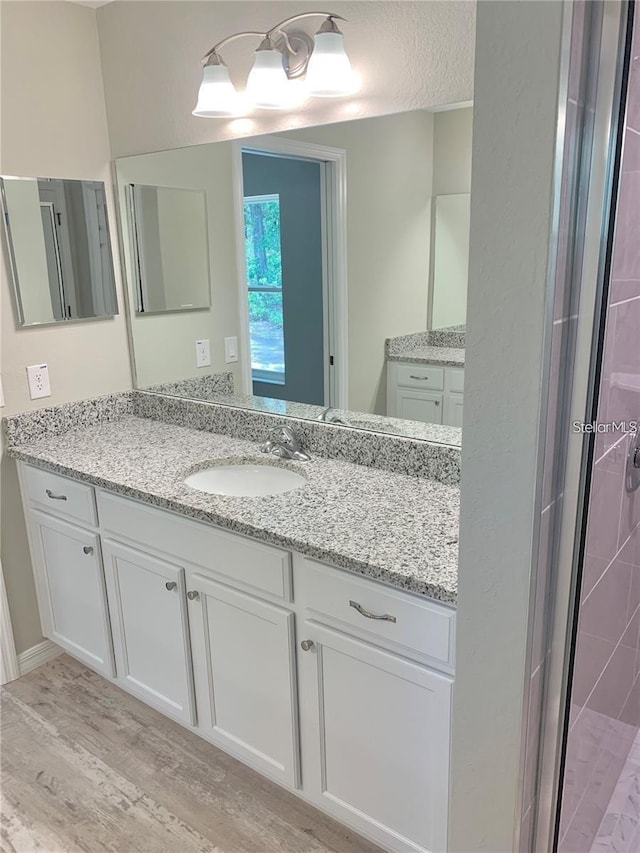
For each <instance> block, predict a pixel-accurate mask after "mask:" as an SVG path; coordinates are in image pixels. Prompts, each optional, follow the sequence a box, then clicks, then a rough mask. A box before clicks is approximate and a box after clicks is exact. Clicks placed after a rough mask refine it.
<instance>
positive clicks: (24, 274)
mask: <svg viewBox="0 0 640 853" xmlns="http://www.w3.org/2000/svg"><path fill="white" fill-rule="evenodd" d="M0 198H1V202H2V213H3V220H4V227H5V237H6V249H7V254H8V258H9V267H10V269H11V277H12V280H13V288H14V293H15V298H16V310H17V315H18V323H19V325H21V326H33V325H41V324H45V323H61V322H68V321H71V320H85V319H89V318H95V317H110V316H113V315H115V314H117V313H118V302H117V297H116V288H115V278H114V269H113V255H112V250H111V239H110V236H109V218H108V214H107V205H106V196H105V187H104V183H103V182H102V181H76V180H60V179H56V178H18V177H2V178H0Z"/></svg>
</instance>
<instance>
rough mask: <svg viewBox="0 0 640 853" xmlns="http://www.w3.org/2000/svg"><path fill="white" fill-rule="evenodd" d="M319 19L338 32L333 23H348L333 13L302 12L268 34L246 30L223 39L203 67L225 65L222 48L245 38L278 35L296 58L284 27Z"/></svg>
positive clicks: (207, 56) (265, 37)
mask: <svg viewBox="0 0 640 853" xmlns="http://www.w3.org/2000/svg"><path fill="white" fill-rule="evenodd" d="M318 17H322V18H326V19H327V22H330V23H331V25H332V28H335V30H336V31H337V27H336V26H335V24H334V23H333V22H334V20H337V21H346V20H347V19H346V18H343V17H342V15H336V14H334V13H333V12H302V13H300V14H299V15H292V16H291V17H290V18H285V19H284V21H280V23H279V24H276V25H275V27H272V28H271V29H270V30H267V32H257V31H255V30H245V31H243V32H241V33H234V34H233V35H231V36H227V37H226V38H223V39H221V40H220V41H219V42H217V43H216V44H214V46H213V47H212V48H211V49H210V50H208V51H207V52H206V53H205V55H204V56H203V57H202V65H203V66H207V65H223V64H224V62H223V61H222V58H221V57H220V55H219V53H218V51H219V50H220V48H221V47H224V46H225V45H227V44H229V43H230V42H232V41H235V40H236V39H239V38H244V37H245V36H253V37H256V38H260V39H262V40H264V39H268V40H269V41H271V40H272V39H273V36H274V35H276V34H278V35H280V36H281V37H282V41H283V42H284V45H285V47H286V49H287V51H288V52H289V54H290V55H291V56H294V55H295V54H296V53H297V51H296V49H295V47H294V46H293V45H292V43H291V41H290V39H289V34H288V33H287V32H286V31H285V30H284V29H283V27H286V26H287V25H288V24H292V23H293V22H294V21H300V20H302V19H303V18H318ZM276 49H277V48H276Z"/></svg>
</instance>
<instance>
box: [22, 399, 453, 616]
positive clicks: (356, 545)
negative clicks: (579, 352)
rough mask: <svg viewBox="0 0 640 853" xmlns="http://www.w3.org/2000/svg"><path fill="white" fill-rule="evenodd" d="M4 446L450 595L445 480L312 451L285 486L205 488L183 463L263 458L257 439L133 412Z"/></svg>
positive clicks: (112, 486) (449, 498)
mask: <svg viewBox="0 0 640 853" xmlns="http://www.w3.org/2000/svg"><path fill="white" fill-rule="evenodd" d="M9 452H10V454H11V455H12V456H14V457H16V458H18V459H21V460H23V461H25V462H29V463H31V464H34V465H38V466H40V467H44V468H47V469H49V470H52V471H56V472H58V473H60V474H64V475H68V476H72V477H76V478H78V479H81V480H84V481H86V482H88V483H92V484H93V485H95V486H98V487H100V488H104V489H108V490H110V491H112V492H116V493H118V494H121V495H123V496H126V497H130V498H134V499H137V500H141V501H144V502H146V503H149V504H153V505H155V506H158V507H163V508H166V509H170V510H173V511H176V512H179V513H181V514H183V515H186V516H190V517H192V518H195V519H199V520H202V521H209V522H212V523H214V524H217V525H219V526H220V527H223V528H226V529H228V530H232V531H235V532H237V533H241V534H246V535H249V536H253V537H255V538H256V539H259V540H261V541H263V542H267V543H269V544H272V545H277V546H280V547H282V548H287V549H291V550H294V551H298V552H300V553H302V554H305V555H306V556H309V557H312V558H315V559H318V560H324V561H326V562H329V563H332V564H333V565H335V566H339V567H341V568H344V569H348V570H350V571H353V572H356V573H359V574H362V575H367V576H369V577H372V578H375V579H377V580H380V581H383V582H385V583H388V584H391V585H393V586H395V587H400V588H403V589H407V590H411V591H412V592H415V593H419V594H421V595H425V596H429V597H431V598H434V599H438V600H440V601H443V602H447V603H449V604H455V603H456V597H457V565H458V523H459V489H458V487H456V486H449V485H444V484H442V483H438V482H436V481H434V480H429V479H426V478H421V477H412V476H407V475H404V474H396V473H392V472H389V471H382V470H378V469H375V468H367V467H364V466H360V465H354V464H353V463H349V462H342V461H337V460H333V459H326V458H321V457H316V458H314V459H312V460H311V461H310V462H307V463H285V467H292V466H293V467H295V469H296V470H299V471H300V472H301V473H304V474H305V475H306V477H307V480H308V483H307V485H305V486H303V487H301V488H299V489H296V490H295V491H292V492H288V493H286V494H282V495H270V496H267V497H252V498H248V497H242V498H238V497H227V496H220V495H209V494H205V493H203V492H198V491H195V490H193V489H191V488H189V487H188V486H186V485H185V484H184V482H183V480H184V477H185V476H186V474H187V473H188V472H189V471H190V470H193V469H194V468H196V467H206V466H203V464H202V463H206V462H208V461H215V460H228V459H229V458H235V459H238V458H241V459H247V458H249V459H256V460H260V461H261V462H264V461H265V456H264V454H262V453H260V451H259V446H258V445H257V444H255V443H253V442H250V441H245V440H239V439H234V438H230V437H228V436H223V435H218V434H215V433H210V432H204V431H199V430H194V429H189V428H186V427H179V426H174V425H172V424H168V423H163V422H161V421H155V420H151V419H147V418H139V417H135V416H133V415H127V416H125V417H123V418H121V419H119V420H115V421H111V422H106V423H102V424H98V425H95V426H89V427H84V428H80V429H74V430H71V431H69V432H65V433H64V434H62V435H58V436H46V437H41V438H37V439H34V440H33V441H32V442H30V443H28V444H17V445H15V446H13V447H12V448H11V449H10V451H9Z"/></svg>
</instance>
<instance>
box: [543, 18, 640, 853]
mask: <svg viewBox="0 0 640 853" xmlns="http://www.w3.org/2000/svg"><path fill="white" fill-rule="evenodd" d="M633 39H634V44H633V51H632V68H631V76H630V83H629V95H628V106H627V114H626V127H625V132H624V149H623V160H622V172H621V175H620V188H619V194H618V209H617V214H616V226H615V228H616V230H615V241H614V252H613V264H612V270H611V281H610V288H609V302H608V311H607V320H606V335H605V350H604V358H603V369H602V377H601V383H600V396H599V404H598V423H599V424H608V423H612V422H620V421H622V422H624V421H627V422H630V421H634V420H639V421H640V217H639V216H638V204H639V200H640V57H639V54H640V15H638V14H637V13H636V19H635V25H634V36H633ZM635 440H636V439H635V436H634V435H633V433H632V432H630V431H627V432H624V431H615V432H608V433H603V434H600V435H598V437H597V440H596V453H595V462H594V467H593V472H592V483H591V496H590V502H589V515H588V528H587V540H586V554H585V561H584V568H583V580H582V588H581V592H580V596H581V598H580V600H581V606H580V614H579V623H578V635H577V645H576V653H575V669H574V681H573V685H572V693H571V716H570V729H569V737H568V743H567V756H566V769H565V779H564V789H563V797H562V812H561V825H560V845H559V851H560V853H588V851H590V850H592V849H594V850H595V849H597V850H608V849H611V850H614V849H615V850H619V851H632V850H635V851H638V850H640V797H639V796H638V793H640V792H635V795H634V792H633V791H632V790H631V789H630V791H629V798H627V797H624V796H622V797H620V796H618V794H617V796H616V802H615V804H613V808H614V809H615V810H617V811H620V812H621V810H624V809H626V810H628V812H629V814H626V813H625V814H624V815H622V813H621V814H619V815H617V817H620V818H624V819H622V820H609V821H607V822H605V823H604V824H603V823H602V821H603V817H604V816H605V814H607V812H610V808H609V804H610V801H611V798H612V795H613V793H614V790H615V789H616V785H617V783H618V781H619V778H620V775H621V772H622V769H623V767H624V766H625V762H626V761H627V758H628V756H629V752H630V749H631V746H632V744H633V741H634V739H635V737H636V735H637V733H638V731H639V729H640V490H637V491H635V492H633V493H629V492H628V491H627V490H626V489H625V468H626V461H627V455H628V451H629V448H630V446H631V444H632V442H634V441H635ZM639 775H640V774H639ZM618 793H619V792H618ZM634 797H635V798H634ZM601 824H602V827H603V828H602V829H601ZM599 830H600V832H599ZM616 832H617V833H618V834H619V836H620V837H618V838H614V837H612V835H614V834H615V833H616ZM636 832H637V833H638V834H637V836H636V835H635V833H636ZM609 845H611V846H609Z"/></svg>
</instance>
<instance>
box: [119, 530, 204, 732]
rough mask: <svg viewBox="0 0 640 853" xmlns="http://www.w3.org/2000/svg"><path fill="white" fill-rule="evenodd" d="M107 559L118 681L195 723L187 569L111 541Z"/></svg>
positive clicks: (174, 713)
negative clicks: (188, 619)
mask: <svg viewBox="0 0 640 853" xmlns="http://www.w3.org/2000/svg"><path fill="white" fill-rule="evenodd" d="M104 554H105V567H106V576H107V590H108V594H109V606H110V610H111V619H112V623H113V641H114V646H115V653H116V671H117V675H116V677H117V681H118V682H119V683H120V685H121V686H122V687H123V688H124V689H125V690H128V691H129V692H130V693H133V694H134V696H137V697H138V698H139V699H142V701H143V702H147V703H148V704H149V705H153V707H154V708H157V709H158V710H160V711H163V712H164V713H166V714H169V715H170V716H172V717H174V718H176V719H178V720H181V721H182V722H185V723H189V724H193V723H195V716H194V701H193V676H192V670H191V649H190V644H189V628H188V622H187V607H186V599H185V588H184V569H181V568H179V567H177V566H174V565H171V564H170V563H165V562H164V561H161V560H157V559H155V558H154V557H149V556H147V555H146V554H142V553H140V552H138V551H134V550H133V549H132V548H126V547H125V546H124V545H118V544H115V543H113V542H110V541H108V540H107V541H106V542H105V544H104Z"/></svg>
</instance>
